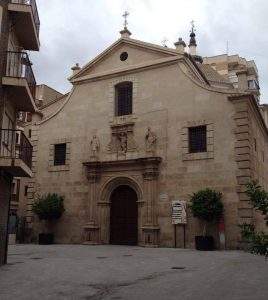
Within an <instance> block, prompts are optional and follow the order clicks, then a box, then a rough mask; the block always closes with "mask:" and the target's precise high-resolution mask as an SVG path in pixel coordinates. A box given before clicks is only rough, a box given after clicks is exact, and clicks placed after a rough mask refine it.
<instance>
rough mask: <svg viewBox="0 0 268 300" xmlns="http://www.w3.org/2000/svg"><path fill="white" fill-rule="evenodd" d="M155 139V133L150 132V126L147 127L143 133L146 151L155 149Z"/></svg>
mask: <svg viewBox="0 0 268 300" xmlns="http://www.w3.org/2000/svg"><path fill="white" fill-rule="evenodd" d="M156 141H157V137H156V134H155V133H154V132H152V130H151V127H148V129H147V133H146V135H145V142H146V151H147V152H155V150H156Z"/></svg>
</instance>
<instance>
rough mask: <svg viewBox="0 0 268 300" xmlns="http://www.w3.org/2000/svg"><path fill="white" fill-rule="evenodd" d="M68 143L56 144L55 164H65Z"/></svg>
mask: <svg viewBox="0 0 268 300" xmlns="http://www.w3.org/2000/svg"><path fill="white" fill-rule="evenodd" d="M65 161H66V144H56V145H55V146H54V166H61V165H65Z"/></svg>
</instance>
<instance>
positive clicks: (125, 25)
mask: <svg viewBox="0 0 268 300" xmlns="http://www.w3.org/2000/svg"><path fill="white" fill-rule="evenodd" d="M128 16H129V12H128V11H125V12H124V14H123V15H122V17H123V18H124V19H125V21H124V27H125V28H127V25H128V22H127V17H128Z"/></svg>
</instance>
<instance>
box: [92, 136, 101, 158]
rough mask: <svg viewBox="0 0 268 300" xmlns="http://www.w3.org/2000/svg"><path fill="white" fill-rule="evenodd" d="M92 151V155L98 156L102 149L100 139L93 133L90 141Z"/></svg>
mask: <svg viewBox="0 0 268 300" xmlns="http://www.w3.org/2000/svg"><path fill="white" fill-rule="evenodd" d="M90 151H91V157H97V156H98V153H99V151H100V141H99V139H98V137H97V136H96V135H93V138H92V140H91V141H90Z"/></svg>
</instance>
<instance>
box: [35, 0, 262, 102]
mask: <svg viewBox="0 0 268 300" xmlns="http://www.w3.org/2000/svg"><path fill="white" fill-rule="evenodd" d="M37 5H38V9H39V16H40V20H41V32H40V41H41V50H40V52H36V53H35V52H32V53H31V54H30V55H31V59H32V61H33V63H34V70H35V74H36V79H37V82H38V84H40V83H45V84H47V85H49V86H51V87H53V88H55V89H57V90H59V91H60V92H67V91H68V90H69V89H70V84H69V83H68V81H67V77H68V76H69V75H70V74H71V69H70V68H71V67H72V66H73V65H74V64H75V63H76V62H78V63H79V64H80V65H84V64H85V63H87V62H88V61H89V60H91V59H92V58H94V57H95V56H96V55H97V54H98V53H100V52H101V51H103V50H104V49H105V48H106V47H108V46H109V45H110V44H111V43H113V42H114V41H115V40H116V39H118V38H119V36H120V35H119V31H120V30H121V29H122V27H123V25H122V23H123V18H122V14H123V12H124V11H125V10H126V9H127V10H128V11H129V12H130V16H129V26H128V27H129V29H130V31H131V32H132V37H133V38H135V39H139V40H143V41H146V42H152V43H156V44H160V45H161V41H162V40H163V39H164V37H166V38H167V39H168V42H167V45H168V46H170V47H173V43H174V42H175V41H176V40H177V39H178V37H182V38H183V39H184V40H185V42H186V43H187V44H188V42H189V30H190V21H191V20H194V21H195V24H196V35H197V43H198V53H199V54H200V55H203V56H211V55H218V54H223V53H226V49H227V41H228V45H229V54H239V55H240V56H242V57H245V58H246V59H248V60H251V59H253V60H255V63H256V64H257V67H258V69H259V76H260V85H261V92H262V96H261V101H262V102H266V103H268V60H267V57H268V34H267V32H268V14H267V12H268V1H267V0H243V1H242V0H225V1H223V0H187V1H185V0H76V1H74V0H37Z"/></svg>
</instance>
